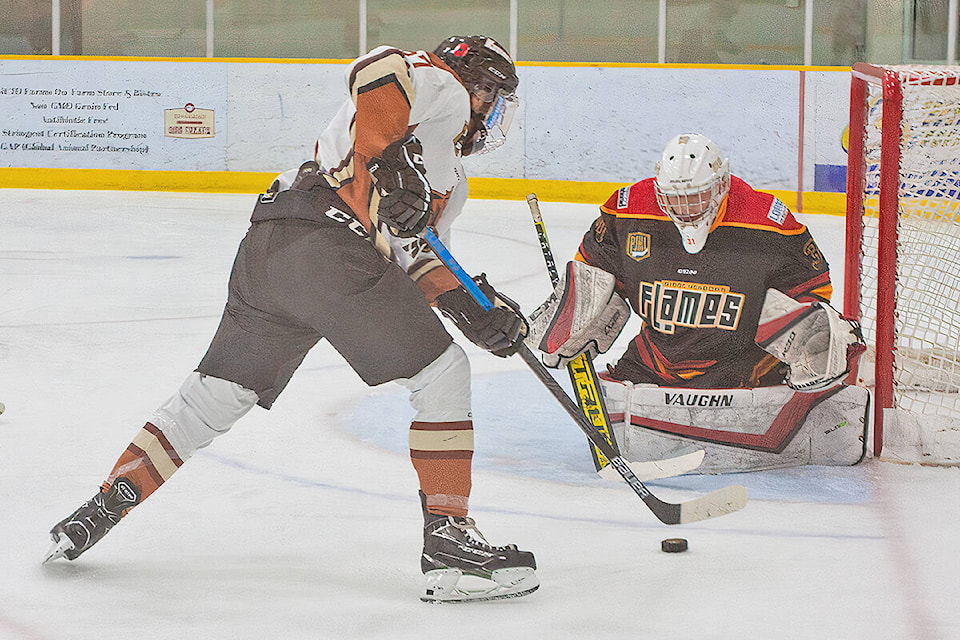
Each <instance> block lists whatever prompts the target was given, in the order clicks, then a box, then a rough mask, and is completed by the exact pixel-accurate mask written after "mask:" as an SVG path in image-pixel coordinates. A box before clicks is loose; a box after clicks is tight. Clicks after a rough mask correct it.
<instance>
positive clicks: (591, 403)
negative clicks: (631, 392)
mask: <svg viewBox="0 0 960 640" xmlns="http://www.w3.org/2000/svg"><path fill="white" fill-rule="evenodd" d="M527 205H528V206H529V207H530V215H531V216H532V217H533V226H534V227H535V228H536V230H537V238H538V239H539V240H540V251H541V253H543V260H544V262H546V264H547V272H548V273H549V274H550V284H552V285H553V286H554V287H556V286H557V283H558V282H560V275H559V273H558V272H557V263H556V261H555V260H554V259H553V250H552V249H551V248H550V239H549V238H547V229H546V227H544V225H543V216H542V215H541V214H540V202H539V201H538V200H537V196H536V194H533V193H531V194H530V195H528V196H527ZM567 372H568V373H569V374H570V384H571V385H572V386H573V390H574V392H575V393H576V395H577V403H578V404H579V405H580V410H581V411H582V412H583V415H585V416H586V417H587V418H588V419H589V420H590V421H591V422H592V423H593V426H594V427H596V429H597V431H599V432H600V434H601V435H602V436H603V437H604V438H606V440H607V442H609V443H610V446H611V447H613V449H614V451H617V452H618V453H619V451H620V447H618V446H617V439H616V438H615V437H614V435H613V430H612V429H611V428H610V414H608V413H607V407H606V404H605V403H604V402H603V397H602V396H601V394H600V383H599V382H598V380H597V370H596V369H595V368H594V366H593V359H592V358H591V357H590V354H588V353H582V354H580V355H579V356H577V357H576V358H574V359H573V361H571V362H570V363H569V364H568V365H567ZM590 453H591V456H592V457H593V465H594V466H595V467H596V468H597V472H598V473H599V472H600V471H601V470H602V469H603V468H604V467H606V466H607V465H608V464H610V461H609V460H607V458H606V457H605V456H604V455H603V454H602V453H600V450H599V449H597V447H595V446H593V445H591V446H590Z"/></svg>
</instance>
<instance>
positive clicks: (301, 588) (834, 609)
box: [0, 189, 960, 640]
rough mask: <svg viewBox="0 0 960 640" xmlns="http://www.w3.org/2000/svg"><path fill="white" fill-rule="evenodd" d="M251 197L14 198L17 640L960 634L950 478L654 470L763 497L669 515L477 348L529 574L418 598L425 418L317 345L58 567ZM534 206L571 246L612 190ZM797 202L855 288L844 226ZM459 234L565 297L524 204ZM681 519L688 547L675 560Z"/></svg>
mask: <svg viewBox="0 0 960 640" xmlns="http://www.w3.org/2000/svg"><path fill="white" fill-rule="evenodd" d="M253 200H254V196H249V195H195V194H170V193H128V192H92V191H40V190H11V189H0V401H2V402H4V403H5V404H6V412H5V413H4V414H3V415H0V488H2V493H0V496H2V498H0V500H2V501H0V506H2V511H0V640H8V639H12V638H17V639H28V640H40V639H67V638H69V639H73V638H77V639H83V638H89V639H95V640H103V639H113V638H169V639H176V640H182V639H184V638H196V639H198V640H199V639H201V638H202V639H204V640H209V639H219V638H224V639H226V638H230V639H243V638H256V639H263V638H282V639H287V638H290V639H299V638H320V639H327V638H334V639H339V638H345V639H350V638H390V639H394V640H396V639H400V640H402V639H406V638H411V639H416V640H431V639H434V638H457V639H463V640H468V639H473V638H478V639H484V640H486V639H491V638H507V637H520V638H577V639H590V638H604V637H614V636H616V637H621V638H647V639H656V640H669V639H673V638H677V639H681V638H682V639H688V638H695V639H697V640H706V639H712V638H717V639H730V640H734V639H748V640H749V639H760V638H776V639H788V638H802V639H808V638H809V639H816V640H821V639H824V638H831V639H832V638H838V639H841V638H842V639H844V640H857V639H863V640H881V639H891V640H902V639H916V640H920V639H923V640H936V639H943V640H947V639H951V638H958V637H960V607H958V606H957V603H958V601H960V542H958V538H960V506H958V501H960V499H958V497H960V469H956V468H951V469H942V468H925V467H908V466H898V465H892V464H888V463H882V462H878V461H875V460H868V461H867V462H865V463H863V464H861V465H859V466H856V467H846V468H831V467H805V468H798V469H793V470H784V471H770V472H763V473H753V474H739V475H734V476H708V477H701V476H687V477H682V478H674V479H670V480H665V481H658V482H652V483H650V487H651V489H652V490H653V491H654V492H656V493H657V494H658V495H659V496H661V497H662V498H664V499H667V500H671V501H678V500H685V499H689V498H692V497H695V496H696V495H699V494H700V493H702V492H704V491H707V490H710V489H712V488H716V487H720V486H723V485H726V484H730V483H742V484H744V485H746V486H747V488H748V489H749V491H750V495H751V499H750V502H749V503H748V505H747V507H746V508H745V509H744V510H743V511H741V512H738V513H735V514H732V515H727V516H724V517H722V518H719V519H716V520H710V521H706V522H701V523H697V524H693V525H686V526H680V527H667V526H665V525H662V524H660V523H659V521H657V520H656V519H655V518H654V517H653V515H652V514H651V513H650V512H649V511H648V510H647V508H646V507H645V506H644V504H643V503H642V502H641V501H640V500H639V499H638V497H637V496H636V495H635V494H634V493H633V492H632V491H631V490H630V489H629V488H628V487H627V486H626V485H625V484H624V483H622V482H610V481H606V480H602V479H600V478H598V477H597V476H596V475H595V474H594V473H593V472H592V464H591V462H590V460H589V457H588V453H587V448H586V445H585V440H584V438H583V436H582V434H581V433H580V431H579V430H578V429H577V428H576V426H575V425H574V424H573V423H572V422H571V421H570V419H569V418H568V417H567V416H566V414H564V413H563V411H562V410H561V409H560V408H559V407H558V406H557V404H556V403H555V402H554V400H553V398H552V397H551V396H550V395H549V394H548V393H547V392H546V391H545V390H544V389H543V388H542V386H541V385H540V384H539V383H538V382H537V381H536V380H535V378H534V377H533V376H532V375H531V374H530V372H529V371H528V370H527V369H526V368H525V367H524V365H523V363H522V362H521V361H520V360H519V359H517V358H511V359H508V360H501V359H498V358H495V357H493V356H491V355H489V354H486V353H483V352H481V351H479V350H477V349H475V348H473V347H472V346H469V345H468V346H467V349H468V353H469V354H470V357H471V361H472V364H473V367H474V372H475V378H474V396H475V421H476V446H477V454H476V458H475V469H476V471H475V476H474V491H473V495H472V498H471V505H472V515H474V516H475V517H476V518H477V520H478V524H479V525H480V527H481V530H482V531H483V532H484V533H485V535H486V536H487V538H488V539H489V540H490V541H491V542H492V543H493V544H505V543H507V542H515V543H517V544H518V545H520V546H521V547H522V548H527V549H530V550H532V551H534V552H535V553H536V557H537V562H538V565H539V569H538V574H539V576H540V578H541V582H542V586H541V588H540V590H539V591H537V592H536V593H534V594H532V595H530V596H528V597H525V598H521V599H518V600H507V601H500V602H490V603H474V604H462V605H445V606H436V605H427V604H424V603H422V602H420V601H419V599H418V595H419V589H420V584H421V574H420V571H419V566H418V556H419V553H420V544H421V517H420V511H419V505H418V501H417V497H416V490H417V483H416V476H415V474H414V472H413V469H412V467H411V465H410V461H409V458H408V453H407V449H406V438H407V426H408V421H409V419H410V416H411V410H410V409H409V407H408V406H407V404H406V399H405V394H404V391H403V389H402V388H401V387H400V386H398V385H393V384H388V385H384V386H382V387H379V388H375V389H368V388H367V387H365V386H364V384H363V383H362V382H361V381H360V380H359V378H358V377H357V376H356V375H355V374H354V373H353V372H352V371H351V370H350V369H349V368H348V367H347V366H346V365H345V364H344V362H343V361H342V360H341V359H340V357H339V356H338V354H337V353H336V352H335V351H333V350H332V349H331V348H330V347H329V346H327V345H326V344H324V343H321V344H320V345H318V346H317V348H316V349H315V350H314V351H313V352H312V353H311V354H310V355H309V356H308V358H307V360H306V361H305V362H304V363H303V365H302V366H301V368H300V370H299V371H298V372H297V374H296V375H295V376H294V378H293V381H292V382H291V384H290V385H289V387H288V388H287V390H286V391H285V392H284V393H283V395H282V396H281V397H280V399H279V400H278V401H277V403H276V405H275V406H274V408H273V409H272V410H271V411H264V410H262V409H260V408H255V409H254V410H253V411H252V412H251V413H250V414H249V415H248V416H247V417H245V418H244V419H243V420H241V421H240V422H239V423H238V424H237V426H235V427H234V429H233V431H232V432H230V433H229V434H227V435H225V436H223V437H222V438H219V439H218V440H217V441H215V442H214V443H213V444H212V445H211V446H210V447H208V448H207V449H204V450H202V451H200V452H199V453H198V454H197V455H196V456H195V457H194V458H193V459H191V460H190V461H188V462H187V463H186V464H185V466H184V467H183V468H182V469H181V470H180V471H179V472H178V473H177V474H176V475H175V476H174V477H173V478H172V479H171V480H170V481H169V482H168V483H167V484H166V485H165V486H164V487H162V488H161V489H160V490H159V491H158V492H157V493H156V494H155V495H154V496H152V497H151V498H150V499H149V500H147V501H146V502H145V503H144V504H143V505H141V506H139V507H137V508H136V509H135V510H134V511H133V512H132V513H131V514H130V515H129V516H128V517H127V518H125V519H124V521H123V522H122V523H121V524H120V525H119V526H117V528H116V529H114V530H113V531H112V532H111V533H110V534H109V535H108V536H107V537H106V538H105V539H104V540H103V541H102V542H101V543H99V544H98V545H97V546H96V547H94V548H93V549H91V550H90V551H88V552H87V553H86V554H85V555H84V556H83V557H81V558H80V559H78V560H77V561H75V562H66V561H59V562H55V563H51V564H48V565H45V566H41V565H40V559H41V557H42V556H43V554H44V552H45V551H46V550H47V547H48V545H49V539H48V533H47V532H48V530H49V529H50V527H51V526H52V525H53V524H54V523H56V522H57V521H58V520H60V519H61V518H63V517H64V516H66V515H67V514H69V513H70V512H71V511H72V510H73V509H74V508H76V507H77V506H79V505H80V503H82V502H83V501H84V500H86V499H87V498H89V497H90V496H91V495H93V493H94V492H95V491H96V490H97V487H98V485H99V483H100V482H101V481H102V480H103V478H104V477H105V475H106V474H107V473H108V472H109V471H110V469H111V467H112V466H113V463H114V461H115V460H116V459H117V457H118V456H119V455H120V453H121V452H122V451H123V449H124V448H125V447H126V445H127V444H128V443H129V441H130V439H131V438H132V437H133V436H134V435H135V433H136V432H137V431H138V430H139V428H140V427H141V426H142V425H143V423H144V422H145V421H146V419H147V418H148V417H149V415H150V413H151V412H152V411H153V409H154V408H156V407H157V406H158V405H159V404H160V403H161V402H162V401H164V400H165V399H166V398H167V396H169V395H170V394H171V393H172V392H173V391H174V390H176V388H177V387H178V386H179V384H180V382H181V381H182V380H183V379H184V378H185V377H186V375H187V374H188V373H189V372H190V371H191V370H192V369H193V368H194V367H195V366H196V364H197V362H198V361H199V359H200V357H201V356H202V354H203V352H204V350H205V348H206V346H207V343H208V341H209V339H210V338H211V337H212V335H213V331H214V329H215V328H216V325H217V321H218V319H219V316H220V312H221V309H222V305H223V302H224V299H225V292H226V277H227V274H228V271H229V268H230V264H231V262H232V259H233V255H234V252H235V249H236V245H237V243H238V241H239V240H240V238H241V237H242V236H243V234H244V232H245V230H246V227H247V219H248V216H249V211H250V208H251V207H252V204H253ZM542 208H543V215H544V218H545V222H546V225H547V229H548V233H549V235H550V239H551V241H552V243H553V247H554V250H555V252H556V254H557V256H558V260H559V261H561V263H562V262H563V261H565V260H566V259H567V258H568V257H569V256H571V255H572V253H573V251H574V250H575V248H576V245H577V243H578V241H579V238H580V236H581V235H582V233H583V231H584V230H585V229H586V227H587V225H588V224H589V222H590V221H591V220H592V219H593V217H594V216H595V212H596V208H595V207H594V206H588V205H570V204H554V203H543V204H542ZM806 220H807V222H808V223H809V224H810V225H811V228H812V229H813V231H814V233H815V235H816V236H817V238H818V240H819V241H820V244H821V246H822V247H823V249H824V252H825V253H826V255H827V257H828V259H829V260H830V262H831V264H832V265H833V266H834V280H835V281H836V282H837V283H838V284H839V281H840V280H841V277H840V275H841V267H840V265H842V254H841V252H842V234H843V231H842V229H843V227H842V221H841V220H840V219H839V218H833V217H828V216H811V217H808V218H806ZM451 250H452V251H453V253H454V254H455V255H456V256H457V257H458V258H459V260H460V262H461V263H462V264H463V265H464V267H466V268H467V270H468V271H470V272H472V273H477V272H480V271H485V272H486V273H487V274H488V277H489V279H490V280H491V282H493V283H494V284H495V285H496V286H497V287H498V288H500V289H502V290H503V291H505V292H506V293H508V294H509V295H512V296H513V297H515V298H516V299H517V300H518V301H519V302H521V303H522V305H523V306H524V308H525V309H527V310H530V309H532V308H533V307H534V306H535V305H536V304H538V303H539V302H540V301H541V300H542V299H543V298H544V297H545V296H546V294H547V292H548V290H549V284H548V279H547V276H546V273H545V269H544V265H543V261H542V257H541V254H540V250H539V248H538V244H537V241H536V236H535V234H534V231H533V228H532V224H531V222H530V217H529V214H528V211H527V207H526V204H525V203H523V202H507V201H504V202H500V201H477V200H471V201H470V202H469V203H468V205H467V210H466V212H465V213H464V215H463V216H462V217H461V219H460V220H459V221H458V222H457V224H456V225H455V227H454V240H453V242H452V243H451ZM837 299H839V297H838V298H837ZM615 350H617V347H615ZM605 361H606V359H605V358H601V363H602V362H605ZM558 379H561V380H562V376H559V375H558ZM563 382H564V384H565V381H563ZM676 536H682V537H684V538H687V539H688V540H689V542H690V550H689V551H688V552H686V553H682V554H666V553H662V552H661V551H660V540H661V539H663V538H667V537H676Z"/></svg>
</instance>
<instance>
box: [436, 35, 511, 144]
mask: <svg viewBox="0 0 960 640" xmlns="http://www.w3.org/2000/svg"><path fill="white" fill-rule="evenodd" d="M434 54H436V55H437V56H438V57H439V58H440V59H441V60H443V61H444V62H445V63H446V64H447V66H449V67H450V68H451V69H452V70H453V72H454V73H456V74H457V77H458V78H460V82H462V83H463V85H464V86H465V87H466V88H467V91H468V92H469V93H470V97H471V100H470V103H471V111H472V116H471V120H470V128H469V130H468V131H467V135H466V136H465V139H464V141H463V142H462V144H461V152H462V154H463V155H465V156H467V155H470V154H471V153H486V152H488V151H492V150H493V149H496V148H497V147H499V146H500V145H501V144H503V142H504V141H505V140H506V137H507V131H508V130H509V129H510V125H511V123H512V122H513V116H514V113H515V112H516V110H517V106H518V105H519V100H518V99H517V94H516V91H517V85H518V84H519V83H520V81H519V79H518V78H517V70H516V68H515V67H514V64H513V59H512V58H511V57H510V54H509V53H507V50H506V49H504V48H503V47H502V46H500V44H499V43H498V42H497V41H496V40H494V39H493V38H489V37H487V36H451V37H449V38H447V39H446V40H444V41H443V42H441V43H440V46H438V47H437V48H436V49H435V50H434Z"/></svg>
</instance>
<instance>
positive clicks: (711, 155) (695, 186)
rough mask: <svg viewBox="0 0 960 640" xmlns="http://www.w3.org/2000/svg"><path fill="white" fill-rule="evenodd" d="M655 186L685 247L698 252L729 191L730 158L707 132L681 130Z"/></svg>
mask: <svg viewBox="0 0 960 640" xmlns="http://www.w3.org/2000/svg"><path fill="white" fill-rule="evenodd" d="M654 188H655V190H656V192H657V204H659V205H660V209H661V210H662V211H663V212H664V213H665V214H667V215H668V216H670V219H671V220H673V222H674V224H676V225H677V229H678V230H679V231H680V235H681V237H682V238H683V248H684V249H686V251H687V253H699V251H700V250H701V249H703V245H704V243H706V241H707V235H708V234H709V233H710V227H711V225H713V222H714V220H716V218H717V212H718V211H720V205H721V204H722V203H723V199H724V198H726V197H727V192H729V191H730V162H729V160H728V159H727V158H726V157H724V155H723V153H722V152H721V151H720V148H719V147H717V145H716V144H715V143H714V142H713V141H712V140H710V139H709V138H707V137H706V136H702V135H700V134H698V133H685V134H681V135H679V136H677V137H676V138H674V139H673V140H671V141H670V142H668V143H667V146H666V147H665V148H664V150H663V154H662V155H661V157H660V161H659V162H657V168H656V176H655V178H654Z"/></svg>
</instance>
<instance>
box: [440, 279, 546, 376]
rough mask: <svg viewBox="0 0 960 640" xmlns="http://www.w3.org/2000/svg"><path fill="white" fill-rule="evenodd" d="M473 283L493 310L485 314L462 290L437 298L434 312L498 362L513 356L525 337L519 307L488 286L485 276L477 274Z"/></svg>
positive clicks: (523, 319) (465, 291)
mask: <svg viewBox="0 0 960 640" xmlns="http://www.w3.org/2000/svg"><path fill="white" fill-rule="evenodd" d="M473 280H474V282H476V283H477V286H479V287H480V291H482V292H483V294H484V295H485V296H487V299H489V300H490V301H491V302H493V303H494V305H495V306H494V307H493V309H490V310H489V311H487V310H485V309H484V308H483V307H481V306H480V304H479V303H478V302H477V301H476V300H474V299H473V296H471V295H470V294H469V293H468V292H467V290H466V289H464V288H463V287H457V288H456V289H451V290H450V291H447V292H446V293H441V294H440V295H439V296H437V301H436V305H437V308H438V309H440V311H441V312H443V315H445V316H447V317H448V318H450V319H451V320H453V323H454V324H456V325H457V328H458V329H460V331H462V332H463V335H464V336H465V337H466V338H467V340H469V341H470V342H472V343H473V344H475V345H477V346H478V347H480V348H482V349H486V350H487V351H490V352H491V353H493V355H495V356H500V357H501V358H506V357H507V356H512V355H513V354H515V353H516V352H517V349H519V348H520V344H521V343H522V342H523V338H524V336H526V335H527V321H526V319H525V318H524V317H523V313H522V312H521V311H520V307H519V305H517V303H516V302H514V301H513V300H511V299H510V298H507V297H506V296H503V295H500V294H498V293H497V292H496V290H495V289H494V288H493V287H491V286H490V283H488V282H487V277H486V275H484V274H480V275H479V276H477V277H476V278H474V279H473Z"/></svg>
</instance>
